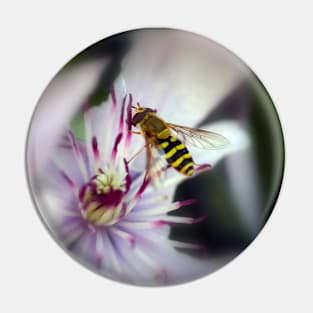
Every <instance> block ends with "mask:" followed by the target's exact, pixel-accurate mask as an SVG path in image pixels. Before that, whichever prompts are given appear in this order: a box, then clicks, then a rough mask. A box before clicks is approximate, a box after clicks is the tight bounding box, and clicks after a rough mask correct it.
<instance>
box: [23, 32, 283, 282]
mask: <svg viewBox="0 0 313 313" xmlns="http://www.w3.org/2000/svg"><path fill="white" fill-rule="evenodd" d="M260 57H261V56H260ZM26 167H27V176H28V182H29V186H30V191H31V195H32V198H33V201H34V204H35V206H36V208H37V211H38V213H39V215H40V217H41V220H42V222H43V223H44V225H45V226H46V228H47V229H48V231H49V233H50V234H51V235H52V237H53V238H54V239H55V241H56V242H57V243H58V244H59V245H60V247H62V248H63V249H64V251H66V252H67V253H68V254H69V255H70V256H72V257H73V258H74V259H75V260H76V261H78V262H79V263H81V264H83V265H84V266H86V267H87V268H88V269H90V270H92V271H93V272H96V273H97V274H100V275H102V276H104V277H106V278H110V279H113V280H115V281H119V282H124V283H128V284H134V285H142V286H166V285H174V284H180V283H185V282H189V281H192V280H195V279H198V278H201V277H204V276H206V275H208V274H210V273H212V272H214V271H216V270H218V269H220V268H221V267H223V266H224V265H225V264H227V263H228V262H230V261H231V260H232V259H233V258H235V257H236V256H237V255H239V254H240V253H241V252H242V251H243V250H244V249H245V248H246V247H247V246H248V245H249V244H250V243H251V242H252V241H253V240H254V239H255V237H256V236H257V235H258V233H259V232H260V231H261V229H262V228H263V226H264V224H265V223H266V221H267V220H268V218H269V216H270V214H271V212H272V210H273V207H274V205H275V202H276V200H277V197H278V193H279V190H280V187H281V181H282V177H283V170H284V142H283V135H282V130H281V125H280V121H279V118H278V115H277V112H276V110H275V107H274V105H273V102H272V100H271V98H270V96H269V94H268V93H267V91H266V89H265V88H264V86H263V84H262V83H261V82H260V80H259V79H258V78H257V76H256V75H255V74H254V73H253V72H252V71H251V69H250V68H249V67H248V66H247V65H246V64H245V63H244V62H242V61H241V60H240V59H239V58H238V57H237V56H236V55H234V54H233V53H232V52H230V51H229V50H227V49H226V48H224V47H223V46H221V45H219V44H217V43H215V42H214V41H211V40H209V39H207V38H204V37H202V36H199V35H196V34H193V33H190V32H186V31H180V30H174V29H161V28H160V29H138V30H133V31H128V32H124V33H120V34H117V35H114V36H112V37H109V38H106V39H104V40H102V41H100V42H97V43H96V44H94V45H92V46H90V47H89V48H87V49H85V50H83V51H82V52H81V53H80V54H78V55H77V56H75V57H74V58H73V59H72V60H70V61H69V62H68V63H67V64H66V65H65V66H64V67H63V68H62V69H61V70H60V71H59V72H58V73H57V74H56V76H55V77H54V78H53V79H52V81H51V82H50V83H49V85H48V86H47V88H46V89H45V90H44V92H43V93H42V95H41V97H40V99H39V101H38V103H37V106H36V109H35V112H34V114H33V118H32V121H31V125H30V129H29V134H28V140H27V151H26ZM51 262H53V261H51Z"/></svg>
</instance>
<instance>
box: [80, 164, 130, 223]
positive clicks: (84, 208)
mask: <svg viewBox="0 0 313 313" xmlns="http://www.w3.org/2000/svg"><path fill="white" fill-rule="evenodd" d="M126 175H127V174H125V173H118V172H117V171H115V170H114V169H111V168H107V169H105V170H102V169H101V168H99V169H98V174H97V175H95V176H93V177H92V178H91V180H90V181H89V182H88V183H86V184H84V185H83V186H82V187H81V189H80V192H79V200H80V205H81V212H82V215H83V217H84V218H85V220H86V221H87V222H88V223H90V224H92V225H95V226H106V225H112V224H115V223H116V222H118V221H119V220H120V218H121V217H122V216H124V212H123V199H124V196H125V194H126V191H127V188H126Z"/></svg>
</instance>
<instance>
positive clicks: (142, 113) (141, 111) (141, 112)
mask: <svg viewBox="0 0 313 313" xmlns="http://www.w3.org/2000/svg"><path fill="white" fill-rule="evenodd" d="M133 108H134V109H135V112H134V115H133V117H132V125H133V126H136V125H137V124H138V123H140V122H141V121H142V120H143V119H144V118H145V117H146V115H147V114H148V113H150V112H153V113H156V111H157V110H154V109H151V108H144V107H141V106H140V105H139V103H137V107H133Z"/></svg>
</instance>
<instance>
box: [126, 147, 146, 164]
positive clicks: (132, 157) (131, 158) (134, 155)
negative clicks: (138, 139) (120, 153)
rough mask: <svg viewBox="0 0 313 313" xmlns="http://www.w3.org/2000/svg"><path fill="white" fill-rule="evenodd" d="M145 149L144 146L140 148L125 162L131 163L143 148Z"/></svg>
mask: <svg viewBox="0 0 313 313" xmlns="http://www.w3.org/2000/svg"><path fill="white" fill-rule="evenodd" d="M146 147H147V145H144V146H143V147H141V148H140V149H139V150H138V151H137V152H136V153H134V154H133V155H132V156H131V157H130V158H129V160H128V161H127V163H130V162H131V161H133V160H134V159H135V158H136V157H137V156H138V155H139V154H140V153H141V152H142V151H143V150H144V149H145V148H146Z"/></svg>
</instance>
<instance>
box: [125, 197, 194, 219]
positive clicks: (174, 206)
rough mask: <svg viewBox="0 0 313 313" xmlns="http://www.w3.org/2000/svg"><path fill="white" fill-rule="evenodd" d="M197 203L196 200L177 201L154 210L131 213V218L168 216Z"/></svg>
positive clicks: (153, 208)
mask: <svg viewBox="0 0 313 313" xmlns="http://www.w3.org/2000/svg"><path fill="white" fill-rule="evenodd" d="M195 202H196V200H194V199H189V200H184V201H177V202H175V203H171V204H169V205H163V206H159V207H152V208H149V209H145V210H140V211H135V212H131V217H149V216H153V215H161V214H166V213H168V212H172V211H175V210H177V209H179V208H181V207H183V206H187V205H190V204H194V203H195Z"/></svg>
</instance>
